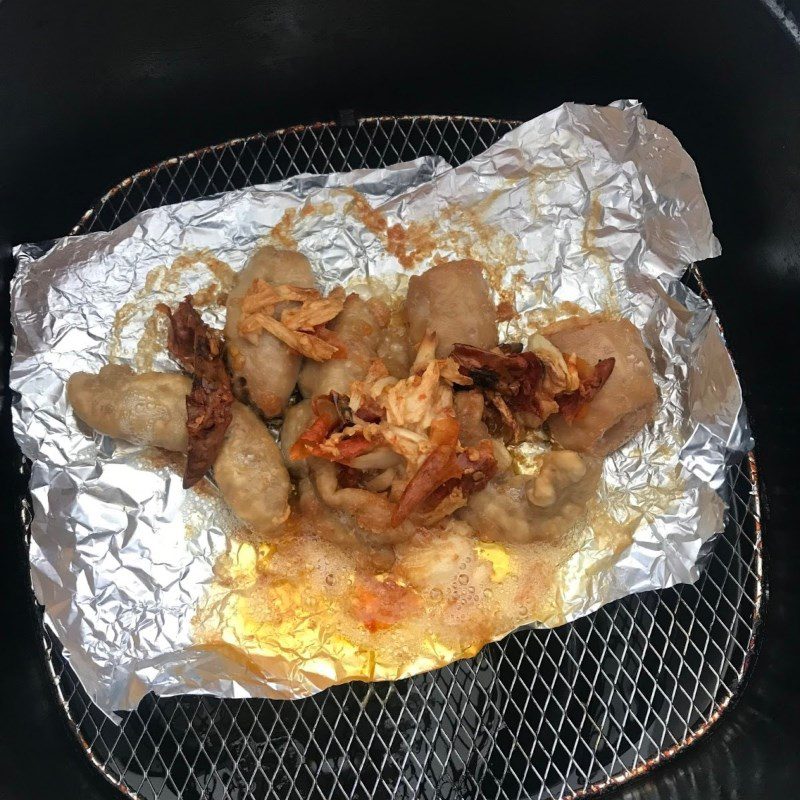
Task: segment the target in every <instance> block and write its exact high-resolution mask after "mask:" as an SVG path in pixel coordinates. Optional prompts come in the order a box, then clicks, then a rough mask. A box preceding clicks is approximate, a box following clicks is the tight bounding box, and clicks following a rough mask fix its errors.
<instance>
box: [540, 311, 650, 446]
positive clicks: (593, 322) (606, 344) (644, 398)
mask: <svg viewBox="0 0 800 800" xmlns="http://www.w3.org/2000/svg"><path fill="white" fill-rule="evenodd" d="M543 333H544V335H545V336H546V337H547V338H548V339H549V340H550V341H551V342H552V343H553V344H554V345H555V346H556V347H557V348H558V349H559V350H560V351H561V352H562V353H564V354H565V355H570V354H572V353H574V354H575V355H577V356H579V357H580V358H582V359H583V360H584V361H586V362H587V363H588V364H589V365H590V366H594V365H595V364H596V363H597V362H598V361H600V360H601V359H604V358H611V357H613V358H614V359H615V361H614V370H613V371H612V373H611V376H610V377H609V379H608V380H607V381H606V383H605V385H604V386H603V387H602V388H601V389H600V391H599V392H598V393H597V394H596V395H595V396H594V398H593V399H592V400H591V402H589V403H588V405H587V406H586V407H585V408H584V409H582V410H581V412H580V414H579V415H578V417H577V419H575V420H573V421H572V422H571V423H570V422H567V420H566V419H564V418H563V417H562V416H561V415H560V414H558V415H556V416H553V417H551V418H550V419H549V421H548V425H549V428H550V435H551V436H552V437H553V439H554V440H555V441H556V442H558V444H559V445H561V447H564V448H568V449H570V450H577V451H579V452H581V453H591V454H592V455H595V456H604V455H606V454H607V453H611V452H612V451H614V450H616V449H617V448H618V447H621V446H622V445H623V444H625V442H627V441H628V440H629V439H630V438H632V437H633V436H635V435H636V434H637V433H638V432H639V431H640V430H641V429H642V428H643V427H644V426H645V425H646V424H647V423H648V422H651V421H652V420H653V417H654V415H655V408H656V400H657V399H658V391H657V390H656V385H655V383H654V382H653V369H652V367H651V366H650V359H649V358H648V357H647V351H646V350H645V349H644V343H643V342H642V335H641V334H640V333H639V330H638V329H637V328H636V327H635V326H634V325H633V324H632V323H630V322H629V321H628V320H626V319H620V320H611V319H604V318H603V317H598V316H591V317H574V318H572V319H569V320H564V321H563V322H560V323H557V324H556V325H554V326H552V327H551V328H549V329H547V330H545V331H543Z"/></svg>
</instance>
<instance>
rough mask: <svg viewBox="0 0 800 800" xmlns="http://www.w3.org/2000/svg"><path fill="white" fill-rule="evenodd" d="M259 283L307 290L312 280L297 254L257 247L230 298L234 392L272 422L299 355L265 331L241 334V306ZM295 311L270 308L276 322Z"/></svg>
mask: <svg viewBox="0 0 800 800" xmlns="http://www.w3.org/2000/svg"><path fill="white" fill-rule="evenodd" d="M257 280H260V281H263V282H264V283H265V284H270V285H272V286H275V287H277V286H290V287H293V288H294V289H297V290H307V291H310V290H313V289H314V276H313V274H312V272H311V265H310V264H309V263H308V259H307V258H306V257H305V256H303V255H301V254H300V253H296V252H293V251H290V250H276V249H275V248H274V247H261V248H259V249H258V250H256V251H255V252H254V253H253V255H252V256H251V257H250V260H249V261H248V263H247V265H246V266H245V268H244V269H243V270H242V271H241V272H240V273H239V275H238V277H237V279H236V284H235V285H234V287H233V289H232V290H231V292H230V293H229V295H228V303H227V316H226V320H225V336H226V338H227V342H228V363H229V365H230V367H231V372H232V374H233V387H234V391H235V392H236V394H237V395H238V396H239V397H240V398H241V399H249V400H250V401H251V402H252V403H253V404H254V405H256V406H257V407H258V408H259V409H261V411H262V412H263V413H264V415H265V416H267V417H275V416H277V415H279V414H280V413H281V412H282V411H283V409H284V406H285V405H286V402H287V400H288V399H289V397H290V396H291V394H292V392H293V391H294V387H295V385H296V383H297V376H298V373H299V371H300V363H301V356H300V354H299V353H298V352H297V351H295V350H293V349H292V348H291V347H289V346H288V345H287V344H286V343H285V342H282V341H281V340H280V339H278V338H277V337H275V336H274V335H273V334H272V333H270V332H267V331H266V330H262V331H261V332H258V333H251V334H248V335H246V336H245V335H243V334H241V333H240V332H239V323H240V321H241V319H242V304H243V302H244V299H245V296H246V295H247V294H248V292H249V291H250V289H251V288H252V286H253V284H254V282H255V281H257ZM297 306H298V303H297V301H294V302H291V301H288V300H287V301H286V302H281V303H279V304H277V305H275V306H274V307H273V310H272V312H271V317H273V318H276V317H277V318H279V317H280V315H281V314H283V313H284V312H285V311H290V310H292V309H293V308H296V307H297Z"/></svg>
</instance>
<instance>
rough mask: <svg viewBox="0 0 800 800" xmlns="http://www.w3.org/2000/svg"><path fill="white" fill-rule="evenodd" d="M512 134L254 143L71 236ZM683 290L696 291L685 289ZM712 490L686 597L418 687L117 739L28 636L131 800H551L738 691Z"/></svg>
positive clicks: (144, 710) (479, 125)
mask: <svg viewBox="0 0 800 800" xmlns="http://www.w3.org/2000/svg"><path fill="white" fill-rule="evenodd" d="M514 125H515V123H513V122H508V121H500V120H491V119H480V118H469V117H467V118H463V117H404V118H380V119H365V120H360V121H358V123H357V124H355V125H354V126H352V127H339V126H336V125H334V124H331V123H326V124H318V125H313V126H304V127H297V128H290V129H287V130H284V131H277V132H275V133H271V134H265V135H264V134H258V135H256V136H252V137H249V138H247V139H239V140H236V141H232V142H227V143H225V144H223V145H219V146H217V147H212V148H207V149H204V150H200V151H197V152H195V153H190V154H187V155H185V156H181V157H179V158H175V159H171V160H169V161H166V162H163V163H161V164H158V165H156V166H154V167H152V168H151V169H148V170H144V171H143V172H141V173H138V174H137V175H134V176H132V177H131V178H128V179H127V180H125V181H123V182H122V183H121V184H119V185H118V186H117V187H115V188H114V189H112V190H111V191H110V192H109V193H108V194H107V195H105V196H104V197H103V198H102V199H101V200H100V201H99V202H98V203H97V204H96V205H95V206H93V207H92V208H91V209H90V210H89V211H87V212H86V214H85V215H84V217H83V218H82V219H81V221H80V222H79V224H78V225H76V227H75V228H74V229H73V231H72V233H75V234H78V233H88V232H91V231H97V230H108V229H111V228H113V227H116V226H117V225H119V224H121V223H123V222H125V221H127V220H128V219H130V218H131V217H132V216H134V215H135V214H137V213H138V212H139V211H142V210H143V209H146V208H152V207H154V206H159V205H163V204H166V203H174V202H179V201H183V200H188V199H192V198H198V197H202V196H206V195H209V194H215V193H218V192H223V191H228V190H230V189H238V188H242V187H245V186H249V185H252V184H256V183H266V182H270V181H275V180H280V179H282V178H285V177H287V176H290V175H294V174H298V173H301V172H312V173H314V172H316V173H319V172H328V171H332V170H335V171H340V170H348V169H355V168H361V167H378V166H382V165H386V164H391V163H396V162H398V161H403V160H408V159H411V158H416V157H418V156H421V155H441V156H444V157H445V158H446V159H448V160H449V161H450V162H451V163H459V162H462V161H464V160H466V159H468V158H469V157H471V156H473V155H475V154H477V153H479V152H480V151H482V150H484V149H485V148H486V147H487V146H488V145H490V144H492V143H493V142H494V141H495V140H496V139H498V138H499V137H500V136H502V135H503V134H504V133H506V132H508V131H509V130H511V129H512V128H513V127H514ZM687 280H688V282H689V283H690V285H692V287H693V288H694V289H695V290H696V291H699V292H701V293H703V292H704V290H703V287H702V284H701V283H700V278H699V275H698V274H697V273H696V271H691V272H690V274H689V276H688V278H687ZM728 483H729V488H730V491H731V498H732V502H731V508H730V512H729V515H728V520H727V525H726V529H725V532H724V533H723V534H721V535H720V536H718V537H717V538H716V539H715V540H714V542H713V545H712V547H711V548H710V550H709V553H708V555H707V567H706V570H705V571H704V573H703V576H702V577H701V579H700V580H699V581H698V583H697V584H696V585H694V586H686V585H683V586H678V587H676V588H674V589H669V590H667V591H663V592H649V593H645V594H640V595H634V596H631V597H627V598H625V599H623V600H621V601H618V602H615V603H612V604H610V605H607V606H604V607H603V608H601V609H600V610H599V611H597V612H596V613H594V614H592V615H591V616H589V617H586V618H583V619H580V620H578V621H576V622H575V623H572V624H570V625H565V626H563V627H561V628H558V629H555V630H526V631H520V632H517V633H515V634H513V635H511V636H509V637H507V638H506V639H505V640H504V641H502V642H500V643H497V644H493V645H490V646H488V647H486V648H485V649H484V650H483V651H482V652H481V653H479V654H478V655H477V656H476V657H475V658H473V659H471V660H468V661H463V662H459V663H457V664H453V665H451V666H449V667H446V668H444V669H441V670H438V671H436V672H432V673H429V674H425V675H420V676H417V677H415V678H411V679H408V680H404V681H399V682H397V683H383V684H363V683H351V684H348V685H346V686H337V687H334V688H332V689H330V690H327V691H325V692H322V693H321V694H319V695H316V696H315V697H312V698H309V699H307V700H301V701H295V702H273V701H267V700H219V699H215V698H209V697H194V696H186V697H179V698H161V699H157V698H155V697H153V696H148V697H146V698H145V699H144V700H143V702H142V703H141V704H140V706H139V708H138V709H137V710H136V711H134V712H131V713H128V714H126V715H125V718H124V720H123V722H122V724H121V725H116V724H114V723H113V722H111V721H110V720H108V719H107V718H106V717H105V716H104V715H103V714H102V713H101V712H100V711H99V710H98V709H97V708H96V707H95V706H94V705H93V704H92V702H91V700H90V699H89V697H88V695H87V694H86V692H85V691H84V689H83V688H82V687H81V686H80V684H79V683H78V681H77V680H76V678H75V676H74V674H73V672H72V670H71V669H70V667H69V666H68V665H67V664H66V662H65V661H64V659H63V658H62V656H61V652H60V648H59V645H58V643H57V642H56V641H55V640H54V638H53V637H52V636H51V635H50V634H49V633H47V632H46V634H45V640H46V645H47V651H48V656H49V660H50V664H51V667H52V672H53V679H54V682H55V684H56V686H57V689H58V691H59V694H60V696H61V698H62V701H63V704H64V708H65V710H66V713H67V715H68V717H69V719H70V721H71V722H72V724H73V725H74V728H75V732H76V734H77V735H78V737H79V738H80V740H81V742H82V743H83V745H84V747H85V748H86V751H87V753H88V754H89V756H90V758H91V759H92V761H93V762H94V763H95V765H96V766H97V767H98V768H99V769H100V770H101V771H102V772H103V774H104V775H106V777H107V778H109V780H111V781H112V782H113V783H115V784H116V785H118V786H119V787H120V788H121V789H122V790H123V791H125V792H127V793H129V794H132V795H134V796H136V797H140V798H147V800H168V799H170V800H171V799H172V798H181V799H182V800H201V799H202V800H212V799H214V800H216V799H217V798H219V799H220V800H221V799H222V798H226V799H227V798H233V799H236V800H238V799H239V798H241V799H242V800H244V799H245V798H259V799H261V798H280V800H311V799H312V798H319V800H333V798H367V797H394V798H442V799H443V800H447V799H448V798H453V799H455V798H478V797H480V798H517V797H531V798H552V799H553V800H556V799H557V798H566V797H572V796H576V795H583V794H586V793H590V792H594V791H598V790H600V789H602V788H603V787H605V786H607V785H609V784H610V783H611V782H612V781H613V782H616V783H618V782H620V781H621V780H624V779H625V778H627V777H631V776H632V775H634V774H637V773H639V772H641V771H643V770H645V769H648V768H649V767H651V766H652V765H653V764H656V763H658V762H659V761H662V760H664V759H665V758H667V757H669V756H670V755H672V754H674V753H675V752H677V751H678V750H680V749H681V748H683V747H684V746H686V745H687V744H688V743H689V742H691V741H692V740H693V739H694V738H696V737H697V736H698V735H701V734H702V733H703V732H704V731H705V730H706V729H707V727H708V726H709V725H710V724H712V723H713V722H714V721H715V719H716V718H717V717H718V716H719V714H720V713H721V712H722V711H723V710H724V709H725V707H726V706H727V705H728V704H729V703H730V701H731V700H732V699H733V698H734V696H735V695H736V693H737V692H738V691H739V689H740V687H741V685H742V681H743V678H744V675H745V672H746V670H747V667H748V664H749V661H750V659H751V656H752V653H753V651H754V644H755V637H756V633H757V629H758V624H759V618H760V610H761V601H762V588H763V584H762V556H761V531H760V523H759V507H758V488H757V480H756V472H755V462H754V460H753V459H752V457H751V458H750V459H749V460H748V461H746V462H745V463H744V464H743V465H742V467H740V468H735V469H733V470H732V471H731V474H730V475H729V476H728Z"/></svg>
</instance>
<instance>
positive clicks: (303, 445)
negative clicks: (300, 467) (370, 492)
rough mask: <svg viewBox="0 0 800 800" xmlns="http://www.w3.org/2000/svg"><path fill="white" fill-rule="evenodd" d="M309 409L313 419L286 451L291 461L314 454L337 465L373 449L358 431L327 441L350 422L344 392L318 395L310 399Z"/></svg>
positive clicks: (371, 444)
mask: <svg viewBox="0 0 800 800" xmlns="http://www.w3.org/2000/svg"><path fill="white" fill-rule="evenodd" d="M311 408H312V410H313V412H314V421H313V422H312V423H311V425H310V426H309V427H308V428H307V429H306V431H304V432H303V433H302V434H301V435H300V436H299V437H298V439H297V441H296V442H295V443H294V444H293V445H292V447H291V449H290V450H289V457H290V458H291V459H292V460H293V461H301V460H302V459H304V458H308V457H309V456H316V457H317V458H324V459H326V460H328V461H333V462H335V463H338V464H347V463H348V462H350V461H352V459H354V458H357V457H358V456H360V455H364V453H369V452H370V451H371V450H373V449H374V448H375V442H370V441H367V440H366V439H365V438H364V437H363V436H362V435H361V434H360V433H356V434H355V435H353V436H348V437H346V438H343V439H342V440H341V441H339V442H336V443H335V444H333V443H328V442H327V440H328V439H329V438H330V437H331V436H333V434H335V433H339V432H340V431H342V430H344V429H345V428H346V427H347V426H348V425H352V423H353V413H352V411H351V410H350V406H349V398H348V397H347V395H344V394H339V393H338V392H331V393H330V394H326V395H319V396H318V397H315V398H314V399H313V400H312V401H311Z"/></svg>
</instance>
